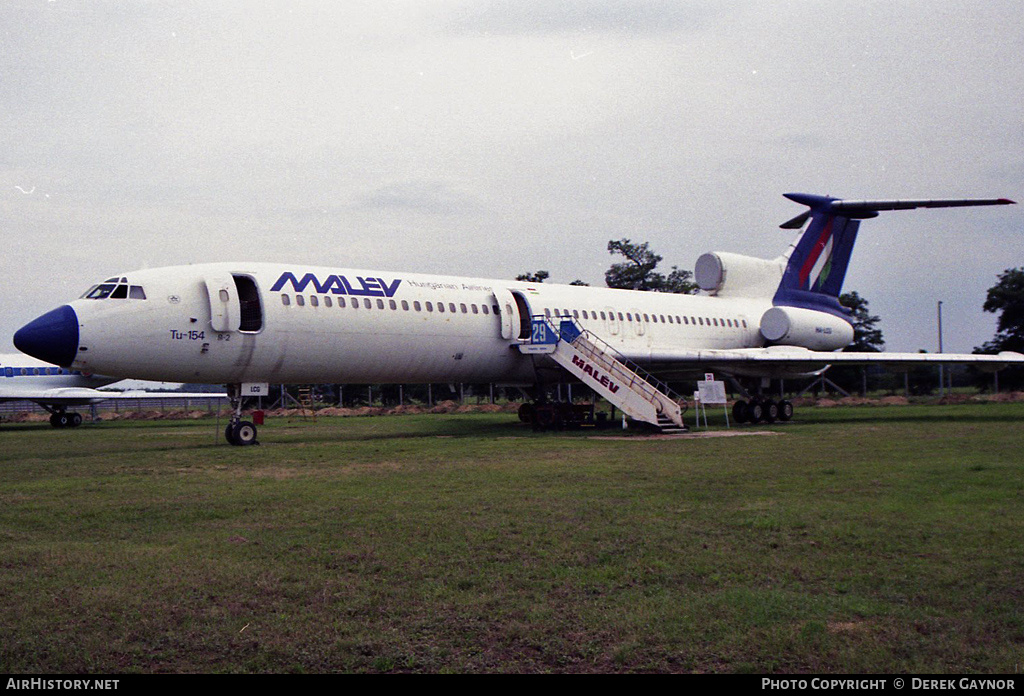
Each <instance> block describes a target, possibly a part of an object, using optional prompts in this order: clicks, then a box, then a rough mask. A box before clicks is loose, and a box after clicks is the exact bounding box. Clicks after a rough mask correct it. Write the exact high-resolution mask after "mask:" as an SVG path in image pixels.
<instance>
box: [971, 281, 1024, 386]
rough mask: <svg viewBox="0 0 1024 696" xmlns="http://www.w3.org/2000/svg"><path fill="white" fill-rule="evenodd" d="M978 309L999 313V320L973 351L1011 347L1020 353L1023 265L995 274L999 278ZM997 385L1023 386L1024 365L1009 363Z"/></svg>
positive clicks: (987, 380) (1023, 339)
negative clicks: (993, 333) (992, 334)
mask: <svg viewBox="0 0 1024 696" xmlns="http://www.w3.org/2000/svg"><path fill="white" fill-rule="evenodd" d="M982 309H984V310H985V311H986V312H992V313H993V314H999V321H998V323H997V324H996V335H995V336H994V337H993V338H992V340H991V341H987V342H985V343H984V344H982V345H981V347H979V348H975V349H974V352H975V353H998V352H999V351H1003V350H1012V351H1016V352H1018V353H1024V267H1022V268H1008V269H1006V270H1005V271H1003V272H1002V273H1001V274H1000V275H999V282H997V283H996V284H995V285H993V286H992V287H991V288H989V289H988V295H986V297H985V304H983V305H982ZM990 381H991V377H985V378H984V382H985V383H990ZM999 386H1000V388H1002V387H1004V386H1005V387H1010V388H1020V387H1021V386H1024V368H1020V367H1010V368H1007V369H1005V370H1003V371H1002V372H1000V373H999Z"/></svg>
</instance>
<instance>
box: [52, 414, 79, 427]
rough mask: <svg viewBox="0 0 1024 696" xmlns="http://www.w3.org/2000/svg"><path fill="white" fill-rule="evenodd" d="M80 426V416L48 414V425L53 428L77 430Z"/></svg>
mask: <svg viewBox="0 0 1024 696" xmlns="http://www.w3.org/2000/svg"><path fill="white" fill-rule="evenodd" d="M81 424H82V414H80V413H68V412H66V411H55V412H53V413H51V414H50V425H52V426H53V427H54V428H77V427H78V426H79V425H81Z"/></svg>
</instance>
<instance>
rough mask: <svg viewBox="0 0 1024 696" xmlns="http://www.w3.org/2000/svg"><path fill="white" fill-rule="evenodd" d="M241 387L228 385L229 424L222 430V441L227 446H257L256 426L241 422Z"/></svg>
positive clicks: (244, 421)
mask: <svg viewBox="0 0 1024 696" xmlns="http://www.w3.org/2000/svg"><path fill="white" fill-rule="evenodd" d="M241 392H242V385H241V384H229V385H228V399H230V400H231V422H229V423H228V425H227V427H226V428H224V439H225V440H227V441H228V444H231V445H236V446H239V447H242V446H245V445H258V444H260V443H259V442H258V441H257V440H256V426H255V425H253V424H252V422H251V421H246V420H242V396H241Z"/></svg>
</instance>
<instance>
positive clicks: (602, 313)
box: [601, 312, 608, 321]
mask: <svg viewBox="0 0 1024 696" xmlns="http://www.w3.org/2000/svg"><path fill="white" fill-rule="evenodd" d="M606 319H608V316H607V315H606V314H605V313H604V312H601V321H605V320H606Z"/></svg>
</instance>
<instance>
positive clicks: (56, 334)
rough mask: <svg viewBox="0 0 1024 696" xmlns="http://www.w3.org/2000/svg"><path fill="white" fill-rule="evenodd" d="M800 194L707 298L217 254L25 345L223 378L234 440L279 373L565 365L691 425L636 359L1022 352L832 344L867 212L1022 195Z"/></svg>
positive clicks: (816, 359)
mask: <svg viewBox="0 0 1024 696" xmlns="http://www.w3.org/2000/svg"><path fill="white" fill-rule="evenodd" d="M787 197H788V198H790V199H791V200H793V201H796V202H797V203H800V204H803V205H806V206H807V207H808V210H807V211H806V212H804V213H803V214H801V215H799V216H797V217H795V218H793V219H792V220H790V221H789V222H787V223H784V224H783V225H782V227H783V228H786V229H800V228H802V227H803V226H804V225H805V223H808V220H809V224H807V226H806V229H805V230H804V231H803V232H802V233H801V234H800V236H799V237H798V238H797V240H796V241H795V242H794V243H793V244H792V245H791V246H790V248H789V250H788V251H787V252H786V253H785V254H783V255H782V256H780V257H778V258H776V259H773V260H764V259H756V258H751V257H748V256H741V255H739V254H732V253H726V252H716V253H710V254H704V255H703V256H701V257H700V258H699V259H698V260H697V263H696V267H695V273H694V275H695V279H696V281H697V282H698V284H699V285H700V287H701V288H702V289H703V290H704V293H705V294H702V295H679V294H667V293H653V292H637V291H627V290H615V289H608V288H593V287H577V286H567V285H553V284H531V283H526V282H515V281H505V280H493V279H482V278H460V277H449V276H436V275H430V274H421V273H395V272H386V271H375V270H359V269H342V268H333V267H317V266H310V265H304V264H279V263H211V264H200V265H192V266H177V267H170V268H159V269H149V270H142V271H135V272H132V273H129V274H125V275H119V276H116V277H113V278H109V279H107V280H106V281H104V282H102V283H99V284H98V285H95V286H93V287H92V288H91V289H89V290H88V291H86V293H85V294H84V295H83V296H82V297H81V298H79V299H78V300H76V301H74V302H71V303H70V304H66V305H63V306H61V307H58V308H57V309H54V310H52V311H50V312H48V313H47V314H44V315H43V316H41V317H39V318H38V319H36V320H34V321H32V322H31V323H29V324H27V325H26V326H24V327H22V328H21V329H20V330H19V331H18V332H17V334H16V335H15V338H14V342H15V345H16V346H17V347H18V349H19V350H22V351H24V352H26V353H28V354H30V355H33V356H35V357H38V358H40V359H42V360H45V361H47V362H50V363H53V364H56V365H61V366H64V367H69V368H71V369H73V370H89V371H94V372H98V373H103V374H112V375H118V376H122V377H132V378H136V379H153V380H166V381H179V382H203V383H224V384H227V385H228V391H229V394H230V396H231V398H232V404H233V406H234V416H233V417H232V421H231V423H230V424H229V426H228V428H227V431H226V436H227V439H228V441H229V442H231V443H232V444H251V443H253V442H255V439H256V428H255V427H254V426H253V424H252V423H250V422H247V421H243V420H241V397H242V396H245V395H246V394H248V393H250V389H252V388H256V389H258V388H259V384H260V383H267V382H274V383H291V384H303V383H324V382H334V383H392V384H393V383H407V384H408V383H430V382H476V383H488V382H490V383H501V384H512V385H534V386H538V385H539V386H541V387H542V386H543V385H544V384H545V383H550V382H551V381H552V380H553V379H564V377H565V373H566V372H568V373H569V374H571V375H572V376H573V377H574V378H576V379H578V380H580V381H581V382H583V383H584V384H586V385H587V386H589V387H591V388H593V389H595V390H596V391H597V392H598V393H600V394H601V395H602V396H605V397H606V398H608V399H610V400H611V401H612V403H615V404H616V405H618V406H619V407H620V408H621V409H622V410H623V411H624V412H625V413H626V414H627V415H629V416H631V417H633V418H635V419H637V420H641V421H647V422H650V423H652V424H661V425H670V424H672V423H675V424H676V425H678V426H682V411H681V408H680V406H679V399H678V398H677V397H675V396H673V395H670V394H669V393H668V392H666V391H665V390H664V389H663V388H662V387H661V385H659V384H657V383H656V382H655V381H654V380H653V379H651V378H650V377H647V376H646V375H644V376H642V373H641V372H640V371H639V369H638V368H637V365H639V366H642V368H644V369H645V370H647V371H649V372H650V373H654V374H656V375H658V376H659V377H661V378H663V379H664V378H674V377H679V376H681V375H692V374H699V373H700V372H702V371H705V370H708V371H710V370H714V371H715V372H718V373H722V374H726V375H729V376H732V377H736V378H748V377H749V378H759V379H760V380H761V381H762V382H763V381H765V380H767V379H770V378H779V377H789V376H797V375H812V374H818V373H820V372H821V371H822V370H823V369H825V368H827V366H828V365H830V364H835V363H848V364H867V363H885V364H906V365H910V364H916V363H932V362H935V363H940V362H946V363H953V362H960V363H976V364H979V365H981V366H983V367H987V368H989V369H993V370H995V369H1000V368H1002V367H1005V366H1006V365H1008V364H1018V363H1024V355H1020V354H1018V353H1001V354H999V355H997V356H996V355H962V354H948V353H947V354H920V353H849V352H846V353H844V352H834V351H837V350H839V349H841V348H843V347H844V346H847V345H848V344H849V343H850V342H851V341H852V339H853V328H852V326H851V324H850V320H849V311H848V310H847V309H845V308H844V307H842V306H841V305H840V304H839V301H838V296H839V293H840V289H841V287H842V283H843V278H844V276H845V274H846V268H847V264H848V263H849V259H850V253H851V251H852V248H853V244H854V241H855V238H856V235H857V230H858V227H859V224H860V221H861V220H862V219H866V218H872V217H875V216H877V215H878V212H879V211H883V210H904V209H911V208H919V207H925V208H928V207H955V206H973V205H1004V204H1011V203H1013V201H1010V200H1007V199H986V200H936V201H849V200H840V199H836V198H830V197H824V196H813V195H808V194H787ZM556 375H557V377H556ZM645 377H646V378H645ZM253 385H256V386H255V387H254V386H253ZM538 394H540V395H541V396H540V399H541V400H543V390H542V389H539V390H538ZM735 412H736V413H737V415H739V416H740V417H741V418H745V419H747V420H753V421H756V420H759V419H761V418H767V419H769V420H770V419H772V418H776V417H779V418H783V419H787V418H789V417H790V416H791V415H792V406H791V405H790V404H789V403H788V402H786V401H782V402H778V403H777V402H775V401H773V400H771V399H769V398H762V397H757V398H754V399H752V400H751V402H750V403H749V404H748V403H746V402H740V404H739V405H738V406H737V408H736V411H735ZM536 413H539V414H541V415H540V416H539V417H541V418H552V414H554V417H557V415H558V413H559V411H557V410H554V411H552V410H550V409H546V408H541V409H538V411H537V412H536ZM544 414H547V415H546V416H545V415H544Z"/></svg>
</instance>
